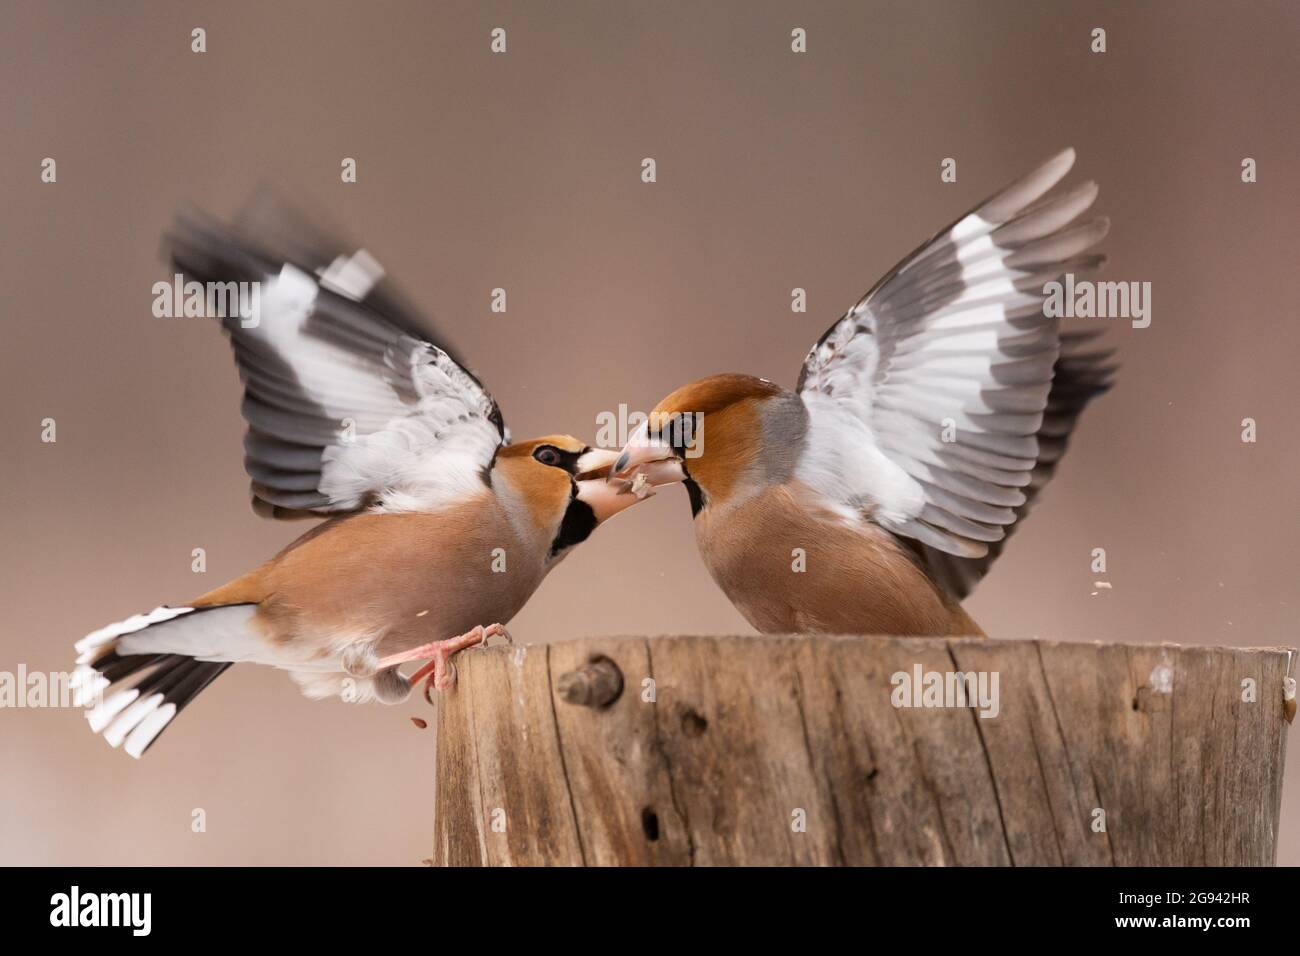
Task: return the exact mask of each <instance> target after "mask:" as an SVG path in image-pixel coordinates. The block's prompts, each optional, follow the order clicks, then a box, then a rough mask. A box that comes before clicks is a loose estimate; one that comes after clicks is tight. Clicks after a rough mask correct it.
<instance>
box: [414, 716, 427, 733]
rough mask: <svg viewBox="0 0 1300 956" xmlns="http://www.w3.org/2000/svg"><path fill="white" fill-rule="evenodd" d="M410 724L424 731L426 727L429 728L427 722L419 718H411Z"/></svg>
mask: <svg viewBox="0 0 1300 956" xmlns="http://www.w3.org/2000/svg"><path fill="white" fill-rule="evenodd" d="M411 723H413V724H415V726H417V727H419V728H420V729H421V730H424V729H425V728H426V727H428V726H429V722H428V721H427V720H421V719H420V718H419V717H412V718H411Z"/></svg>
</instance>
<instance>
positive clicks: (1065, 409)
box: [612, 150, 1114, 635]
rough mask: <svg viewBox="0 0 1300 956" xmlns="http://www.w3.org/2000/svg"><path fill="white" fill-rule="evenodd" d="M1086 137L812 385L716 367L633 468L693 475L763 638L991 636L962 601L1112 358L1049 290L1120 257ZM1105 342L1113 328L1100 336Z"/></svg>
mask: <svg viewBox="0 0 1300 956" xmlns="http://www.w3.org/2000/svg"><path fill="white" fill-rule="evenodd" d="M1073 163H1074V151H1073V150H1066V151H1065V152H1063V153H1061V154H1060V155H1058V156H1056V157H1055V158H1054V159H1052V160H1050V161H1049V162H1047V163H1046V164H1045V165H1043V166H1042V167H1040V168H1039V169H1037V170H1035V171H1034V172H1032V173H1030V174H1029V175H1028V176H1026V177H1025V178H1024V179H1021V180H1020V181H1019V182H1016V183H1014V184H1012V185H1011V186H1009V187H1008V188H1007V189H1005V190H1003V191H1002V192H1000V193H998V194H997V195H996V196H994V197H993V198H991V199H989V200H988V201H986V202H984V203H982V204H981V205H979V206H978V207H977V208H976V209H975V210H974V211H973V212H971V213H969V214H968V215H966V216H963V217H962V218H961V219H958V220H957V222H956V223H955V224H954V225H952V226H951V227H949V228H948V229H945V230H944V231H943V232H940V233H939V234H938V235H937V236H935V237H934V238H933V239H931V240H930V241H929V242H927V243H926V244H925V245H923V246H921V247H920V248H919V249H918V250H916V251H915V252H913V253H912V254H911V255H909V256H908V257H907V258H906V259H904V260H903V261H902V262H900V263H899V264H898V265H897V266H895V267H894V269H893V270H891V271H890V272H889V274H887V275H886V276H885V277H884V278H883V279H881V280H880V281H879V282H877V283H876V285H875V287H874V288H873V289H872V290H871V291H870V292H868V293H867V294H866V295H865V296H864V297H863V298H862V299H861V300H860V301H859V302H858V304H857V305H855V306H854V307H853V308H852V309H850V310H849V311H848V313H847V314H846V315H845V316H844V317H843V318H841V319H840V320H839V321H838V322H836V323H835V324H834V325H833V326H831V328H830V329H829V330H828V331H827V332H826V334H825V335H823V336H822V337H821V340H820V341H819V342H818V343H817V344H816V345H815V346H813V348H812V350H811V351H810V352H809V353H808V357H807V359H806V360H805V361H804V365H803V371H802V372H801V373H800V375H799V381H798V385H797V386H796V389H795V391H793V392H792V391H789V390H787V389H785V388H782V387H781V386H779V385H776V384H774V383H772V382H769V381H766V380H764V379H760V378H754V377H752V376H749V375H715V376H712V377H710V378H705V379H701V380H700V381H697V382H692V383H691V384H689V385H685V386H683V387H681V388H679V389H677V390H676V391H675V392H673V393H672V394H670V395H669V396H668V397H667V398H665V399H664V400H663V401H662V402H660V403H659V405H658V406H657V407H656V408H655V409H654V411H653V412H652V413H651V415H650V416H649V420H648V421H647V422H646V423H645V424H644V425H643V426H642V427H640V428H639V429H638V430H637V431H636V432H634V433H633V436H632V439H631V440H630V441H629V442H628V445H627V446H626V447H625V448H624V450H623V453H622V455H621V456H620V457H619V459H618V461H617V462H616V463H615V465H614V467H613V470H612V473H613V474H614V475H628V474H634V473H635V472H636V471H637V470H638V469H639V470H646V469H654V474H653V475H652V477H654V478H656V479H657V481H658V482H662V481H667V480H670V479H669V478H668V475H669V473H670V471H671V470H672V469H676V470H677V471H678V472H679V473H680V474H681V475H682V476H683V478H684V481H685V485H686V489H687V491H688V493H689V497H690V504H691V511H692V512H693V514H694V516H695V521H694V524H695V534H696V541H697V543H698V545H699V549H700V554H701V556H702V557H703V559H704V563H705V565H706V566H707V567H708V569H709V572H710V573H711V574H712V575H713V578H714V580H715V581H717V583H718V585H719V586H720V587H721V588H722V590H723V591H724V592H726V594H727V596H728V597H729V598H730V599H731V601H732V603H734V604H735V605H736V607H737V609H738V610H739V611H740V612H741V613H742V614H743V615H744V616H745V618H746V619H747V620H748V621H749V622H750V623H751V624H752V625H753V626H754V627H755V628H757V629H758V630H759V631H763V632H769V633H770V632H785V633H806V632H823V633H841V634H898V635H962V634H969V635H979V634H982V632H981V630H980V628H979V626H978V625H977V624H976V623H975V622H974V621H973V620H972V619H971V618H970V616H969V615H968V614H967V613H966V612H965V611H964V610H962V608H961V606H960V603H959V602H960V601H961V600H962V599H963V598H965V596H966V595H967V594H968V593H969V592H970V591H971V589H972V588H973V587H974V586H975V584H976V583H977V582H978V581H979V580H980V578H982V577H983V575H984V573H985V572H986V571H987V570H988V567H989V565H990V564H991V563H992V561H993V560H994V558H996V557H997V555H998V553H999V552H1000V551H1001V550H1002V546H1003V543H1004V542H1005V540H1006V537H1007V535H1008V534H1009V533H1010V532H1011V530H1012V528H1013V527H1014V526H1015V523H1016V521H1017V520H1018V519H1019V518H1021V517H1022V516H1023V515H1024V514H1025V512H1026V511H1027V510H1028V509H1029V507H1030V506H1031V505H1032V504H1033V502H1034V499H1035V498H1036V496H1037V495H1038V493H1039V491H1040V490H1041V489H1042V487H1043V485H1044V484H1046V482H1047V481H1048V479H1049V478H1050V477H1051V476H1052V472H1053V471H1054V470H1055V469H1056V465H1057V462H1058V461H1059V460H1060V458H1061V455H1062V454H1063V453H1064V451H1065V446H1066V442H1067V441H1068V439H1069V436H1070V431H1071V429H1073V427H1074V424H1075V422H1076V420H1077V419H1078V417H1079V414H1080V412H1082V410H1083V408H1084V406H1085V405H1087V403H1088V402H1089V401H1090V400H1091V399H1092V398H1093V397H1094V396H1096V395H1098V394H1099V393H1101V392H1104V391H1106V389H1107V388H1108V387H1109V383H1110V376H1111V374H1112V373H1113V371H1114V368H1113V367H1111V366H1108V365H1107V364H1106V361H1107V359H1108V358H1109V356H1110V353H1109V352H1089V351H1086V350H1084V349H1083V348H1082V346H1083V345H1084V343H1085V342H1086V341H1087V340H1088V339H1090V338H1091V337H1092V335H1091V334H1078V333H1062V331H1061V328H1060V319H1059V318H1054V317H1051V316H1050V315H1048V314H1047V313H1048V312H1050V311H1051V310H1045V309H1044V301H1045V297H1046V295H1047V293H1046V291H1045V289H1044V286H1045V285H1046V284H1048V283H1051V282H1053V281H1054V280H1056V279H1057V278H1059V277H1060V276H1061V275H1062V274H1064V273H1075V274H1078V273H1080V272H1084V271H1086V270H1090V269H1093V268H1095V267H1097V266H1098V265H1100V264H1101V262H1102V257H1101V256H1099V255H1095V254H1090V253H1089V252H1088V250H1089V249H1091V247H1092V246H1093V245H1094V244H1095V243H1096V242H1098V241H1099V240H1100V239H1101V238H1102V237H1103V236H1104V235H1105V234H1106V231H1107V228H1108V223H1107V221H1106V220H1105V219H1093V220H1091V221H1086V222H1083V223H1078V224H1076V222H1075V220H1076V219H1077V217H1079V216H1080V215H1081V214H1083V213H1084V212H1085V211H1086V210H1087V209H1088V208H1089V207H1090V206H1091V205H1092V202H1093V200H1094V199H1095V198H1096V195H1097V187H1096V185H1095V184H1093V183H1084V184H1083V185H1080V186H1077V187H1075V188H1073V189H1070V190H1068V191H1065V192H1061V193H1060V194H1059V195H1054V196H1052V197H1048V198H1044V197H1045V195H1046V193H1047V192H1048V191H1049V190H1050V189H1051V188H1052V187H1053V186H1054V185H1055V184H1056V183H1057V182H1058V181H1059V180H1060V179H1061V178H1062V177H1063V176H1065V174H1066V173H1067V172H1068V171H1069V169H1070V167H1071V166H1072V165H1073ZM1094 334H1095V333H1094Z"/></svg>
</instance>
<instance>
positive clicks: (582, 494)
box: [578, 478, 654, 524]
mask: <svg viewBox="0 0 1300 956" xmlns="http://www.w3.org/2000/svg"><path fill="white" fill-rule="evenodd" d="M631 488H632V482H630V481H623V480H622V479H615V480H613V481H608V480H606V479H604V478H582V479H579V480H578V500H579V501H583V502H586V504H587V506H588V507H590V508H591V511H592V513H593V514H594V515H595V516H596V522H597V523H598V524H599V523H600V522H603V521H608V520H609V519H610V518H612V517H614V515H616V514H618V513H619V512H620V511H626V510H627V509H628V508H631V507H632V506H633V505H634V504H636V503H637V502H639V501H644V500H645V499H646V498H649V497H650V496H651V495H652V494H654V491H653V489H651V488H648V487H647V488H644V489H642V491H641V492H640V493H637V494H634V493H633V492H632V490H631Z"/></svg>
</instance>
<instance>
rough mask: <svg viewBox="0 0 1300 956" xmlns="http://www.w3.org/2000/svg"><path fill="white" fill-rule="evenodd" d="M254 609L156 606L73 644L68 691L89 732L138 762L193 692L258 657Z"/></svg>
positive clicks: (230, 606)
mask: <svg viewBox="0 0 1300 956" xmlns="http://www.w3.org/2000/svg"><path fill="white" fill-rule="evenodd" d="M255 610H256V607H255V605H251V604H234V605H225V606H221V607H212V608H192V607H159V608H154V609H153V610H152V611H150V612H149V613H147V614H136V615H134V616H132V617H129V618H127V619H126V620H125V621H120V622H118V623H116V624H110V625H108V626H107V627H102V628H100V629H99V630H97V631H94V632H92V633H90V634H87V635H86V636H85V637H83V638H82V639H81V640H80V641H78V642H77V644H76V649H77V652H78V657H77V669H76V671H75V672H74V673H73V678H72V686H73V688H74V690H75V693H76V700H77V702H78V704H81V705H84V704H86V703H88V702H89V701H90V700H92V699H95V698H98V697H100V695H101V694H104V693H105V691H107V690H108V689H109V688H110V687H113V686H114V685H116V689H115V690H113V691H111V692H109V693H108V694H106V695H105V696H103V697H102V698H101V699H100V700H99V702H98V703H97V704H96V705H95V706H94V707H93V708H92V709H91V710H90V711H89V712H88V713H87V714H86V719H87V721H88V722H89V723H90V729H91V730H92V731H94V732H95V733H97V734H102V735H103V737H104V739H105V740H107V741H108V742H109V744H110V745H111V746H113V747H122V749H123V750H125V751H126V752H127V753H129V754H130V755H131V756H132V757H139V756H140V755H141V754H143V753H144V752H145V751H146V750H148V749H149V747H150V746H151V745H152V744H153V743H154V741H155V740H157V739H158V735H159V734H161V733H162V732H163V730H164V729H165V728H166V727H167V726H168V724H170V723H171V721H172V719H173V718H174V717H175V716H176V715H177V714H178V713H180V712H181V711H182V710H183V709H184V708H185V706H186V705H187V704H188V703H189V702H190V701H192V700H193V699H194V698H195V697H196V696H197V695H198V693H199V692H200V691H201V690H203V688H205V687H207V686H208V684H210V683H212V681H214V680H215V679H216V678H217V677H218V676H219V675H220V674H221V673H222V671H224V670H225V669H226V668H227V667H229V666H230V665H231V663H233V662H234V661H240V660H251V659H254V658H255V657H256V656H257V654H258V651H259V650H262V648H261V646H260V642H259V641H258V638H257V636H256V635H255V634H254V632H253V631H252V630H251V628H250V627H249V622H250V621H251V619H252V616H253V612H254V611H255Z"/></svg>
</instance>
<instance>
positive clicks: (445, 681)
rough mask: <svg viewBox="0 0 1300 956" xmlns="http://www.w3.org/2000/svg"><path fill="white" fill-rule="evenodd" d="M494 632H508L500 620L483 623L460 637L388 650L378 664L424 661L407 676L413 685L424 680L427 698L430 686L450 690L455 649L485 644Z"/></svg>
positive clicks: (456, 650)
mask: <svg viewBox="0 0 1300 956" xmlns="http://www.w3.org/2000/svg"><path fill="white" fill-rule="evenodd" d="M497 635H504V636H505V637H506V638H507V639H508V638H509V636H510V635H509V634H508V633H507V632H506V629H505V627H503V626H502V625H500V624H489V625H488V626H487V627H484V626H483V625H482V624H480V625H478V626H477V627H475V628H473V629H471V630H468V631H466V632H465V633H464V634H462V635H460V636H459V637H451V638H448V639H447V640H445V641H433V642H431V643H429V644H421V645H420V646H419V647H414V648H412V649H411V650H409V651H403V652H402V653H400V654H390V655H388V656H387V657H382V658H380V659H379V662H378V666H379V667H380V668H384V667H391V666H393V665H395V664H404V663H406V662H407V661H427V663H426V664H424V665H423V666H422V667H420V669H419V670H417V671H416V672H415V673H414V674H412V675H411V676H410V677H409V678H408V680H409V681H410V683H411V684H412V685H414V684H416V683H417V682H419V681H421V680H426V678H427V680H426V682H425V688H424V696H425V699H426V700H427V699H428V698H429V691H430V689H434V690H449V689H451V687H452V686H454V685H455V683H456V665H455V664H453V663H452V661H451V658H452V656H453V655H454V654H456V653H457V652H458V651H463V650H464V649H465V648H467V647H473V646H475V645H476V644H486V643H487V641H488V638H490V637H495V636H497Z"/></svg>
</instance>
